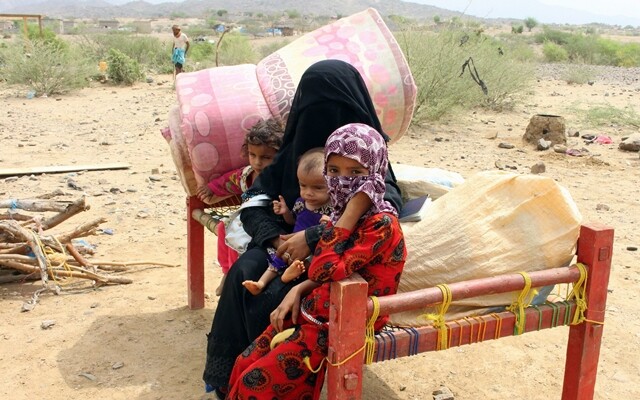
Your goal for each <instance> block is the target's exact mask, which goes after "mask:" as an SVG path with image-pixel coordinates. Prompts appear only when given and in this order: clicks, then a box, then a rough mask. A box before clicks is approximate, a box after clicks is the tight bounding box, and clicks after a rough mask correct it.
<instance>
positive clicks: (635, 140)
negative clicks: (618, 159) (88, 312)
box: [618, 133, 640, 152]
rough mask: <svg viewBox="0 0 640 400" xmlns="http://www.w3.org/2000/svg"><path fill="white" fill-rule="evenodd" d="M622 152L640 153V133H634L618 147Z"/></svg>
mask: <svg viewBox="0 0 640 400" xmlns="http://www.w3.org/2000/svg"><path fill="white" fill-rule="evenodd" d="M618 148H619V149H620V150H624V151H634V152H635V151H640V133H634V134H633V135H631V136H629V137H628V138H626V139H625V140H623V141H622V143H620V144H619V145H618Z"/></svg>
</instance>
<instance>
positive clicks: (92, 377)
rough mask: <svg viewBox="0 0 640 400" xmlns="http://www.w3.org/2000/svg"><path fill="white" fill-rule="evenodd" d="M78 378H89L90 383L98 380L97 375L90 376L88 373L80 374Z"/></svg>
mask: <svg viewBox="0 0 640 400" xmlns="http://www.w3.org/2000/svg"><path fill="white" fill-rule="evenodd" d="M78 376H82V377H84V378H87V379H88V380H90V381H96V379H98V378H96V377H95V375H93V374H90V373H88V372H82V373H79V374H78Z"/></svg>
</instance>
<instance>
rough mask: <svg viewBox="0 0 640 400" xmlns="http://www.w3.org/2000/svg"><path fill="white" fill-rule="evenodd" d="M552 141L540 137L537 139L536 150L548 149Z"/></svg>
mask: <svg viewBox="0 0 640 400" xmlns="http://www.w3.org/2000/svg"><path fill="white" fill-rule="evenodd" d="M551 144H552V142H551V141H550V140H544V139H542V138H540V139H539V140H538V146H537V147H536V148H537V149H538V150H549V148H550V147H551Z"/></svg>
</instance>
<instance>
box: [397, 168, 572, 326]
mask: <svg viewBox="0 0 640 400" xmlns="http://www.w3.org/2000/svg"><path fill="white" fill-rule="evenodd" d="M581 219H582V217H581V215H580V212H579V211H578V208H577V206H576V204H575V203H574V201H573V199H572V198H571V196H570V194H569V193H568V191H567V190H566V189H565V188H563V187H561V186H560V185H559V184H558V183H556V182H555V181H554V180H553V179H551V178H548V177H543V176H539V175H514V174H511V173H507V172H501V171H492V172H483V173H479V174H477V175H475V176H472V177H471V178H469V179H467V181H466V182H465V183H463V184H461V185H460V186H457V187H455V188H454V189H452V190H451V191H450V192H449V193H447V194H445V195H444V196H442V197H441V198H439V199H438V200H436V201H434V202H433V203H432V204H431V206H430V208H429V212H428V213H427V214H426V215H425V217H424V218H423V219H422V220H421V221H420V222H416V223H415V224H413V225H407V226H405V225H403V230H404V235H405V243H406V245H407V252H408V255H407V263H406V265H405V268H404V272H403V274H402V277H401V278H400V286H399V289H398V292H408V291H411V290H416V289H421V288H428V287H433V286H436V285H438V284H441V283H453V282H460V281H465V280H469V279H475V278H482V277H488V276H495V275H500V274H507V273H517V272H520V271H527V272H531V271H537V270H542V269H547V268H555V267H560V266H563V265H568V264H569V263H570V262H571V260H572V258H573V255H574V252H575V246H576V242H577V239H578V234H579V230H580V222H581ZM516 296H517V292H512V293H505V294H495V295H487V296H482V297H477V298H471V299H465V300H461V301H456V302H453V303H452V305H451V307H450V308H449V313H448V314H447V318H448V319H451V318H459V317H462V316H465V315H472V314H477V313H478V312H477V311H474V309H477V308H483V307H494V306H505V305H509V304H511V303H512V302H513V301H514V300H515V299H516ZM428 312H434V310H433V309H429V310H424V309H423V310H416V311H411V312H406V313H401V314H395V315H392V316H391V322H392V323H393V324H396V325H410V326H421V325H429V324H430V322H428V321H427V320H425V319H423V318H419V316H420V315H422V314H425V313H428Z"/></svg>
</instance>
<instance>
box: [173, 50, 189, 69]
mask: <svg viewBox="0 0 640 400" xmlns="http://www.w3.org/2000/svg"><path fill="white" fill-rule="evenodd" d="M185 54H186V53H185V51H184V49H173V55H172V56H171V61H173V63H174V64H182V65H184V62H185V61H186V60H185Z"/></svg>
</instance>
